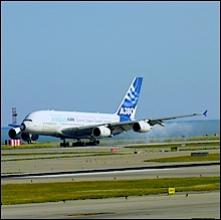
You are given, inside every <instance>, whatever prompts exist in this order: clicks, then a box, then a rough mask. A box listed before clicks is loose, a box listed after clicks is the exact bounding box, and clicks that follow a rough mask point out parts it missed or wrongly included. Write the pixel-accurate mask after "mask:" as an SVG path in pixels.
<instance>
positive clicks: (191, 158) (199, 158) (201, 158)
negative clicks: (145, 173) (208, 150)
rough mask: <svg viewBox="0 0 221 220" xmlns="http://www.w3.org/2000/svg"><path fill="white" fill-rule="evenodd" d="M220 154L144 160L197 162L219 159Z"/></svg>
mask: <svg viewBox="0 0 221 220" xmlns="http://www.w3.org/2000/svg"><path fill="white" fill-rule="evenodd" d="M219 160H220V154H218V153H217V154H208V155H207V156H179V157H167V158H158V159H151V160H145V161H144V162H160V163H165V162H195V161H219Z"/></svg>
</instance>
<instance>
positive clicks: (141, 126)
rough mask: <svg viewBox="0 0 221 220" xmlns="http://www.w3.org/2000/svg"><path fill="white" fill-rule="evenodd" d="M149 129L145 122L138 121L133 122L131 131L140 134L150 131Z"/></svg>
mask: <svg viewBox="0 0 221 220" xmlns="http://www.w3.org/2000/svg"><path fill="white" fill-rule="evenodd" d="M151 128H152V127H151V125H150V124H148V123H147V122H146V121H138V122H135V123H134V125H133V130H134V131H135V132H140V133H142V132H147V131H150V130H151Z"/></svg>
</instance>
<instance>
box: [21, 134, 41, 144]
mask: <svg viewBox="0 0 221 220" xmlns="http://www.w3.org/2000/svg"><path fill="white" fill-rule="evenodd" d="M38 137H39V136H38V135H37V134H30V133H28V132H22V133H21V138H22V140H23V141H27V142H31V141H36V140H38Z"/></svg>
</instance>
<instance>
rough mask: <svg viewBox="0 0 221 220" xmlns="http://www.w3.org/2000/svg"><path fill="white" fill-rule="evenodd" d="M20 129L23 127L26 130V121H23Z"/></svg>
mask: <svg viewBox="0 0 221 220" xmlns="http://www.w3.org/2000/svg"><path fill="white" fill-rule="evenodd" d="M20 129H21V131H24V130H25V129H26V125H25V123H24V122H23V123H21V126H20Z"/></svg>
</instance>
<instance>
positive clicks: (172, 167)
mask: <svg viewBox="0 0 221 220" xmlns="http://www.w3.org/2000/svg"><path fill="white" fill-rule="evenodd" d="M214 165H220V162H210V163H194V164H170V165H158V166H149V167H147V166H145V167H127V168H108V169H97V170H79V171H64V172H53V173H26V174H9V175H7V174H5V175H1V179H16V178H17V179H28V178H55V177H71V176H89V175H104V174H120V173H139V172H149V171H159V170H161V171H166V170H175V169H176V170H177V169H181V168H185V169H186V168H188V167H202V166H203V167H206V166H214Z"/></svg>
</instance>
